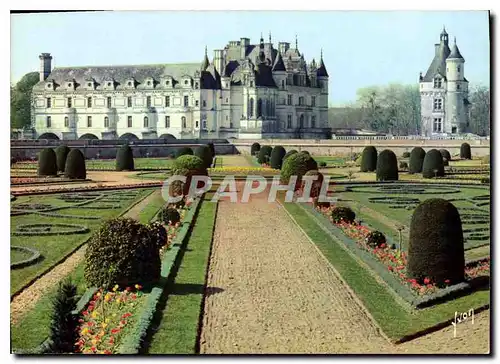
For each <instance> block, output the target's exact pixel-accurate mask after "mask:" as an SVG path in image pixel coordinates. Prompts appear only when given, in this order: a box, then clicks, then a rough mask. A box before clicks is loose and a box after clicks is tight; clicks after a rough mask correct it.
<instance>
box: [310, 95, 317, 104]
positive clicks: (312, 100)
mask: <svg viewBox="0 0 500 364" xmlns="http://www.w3.org/2000/svg"><path fill="white" fill-rule="evenodd" d="M311 106H313V107H314V106H316V96H311Z"/></svg>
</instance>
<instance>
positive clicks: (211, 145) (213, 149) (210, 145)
mask: <svg viewBox="0 0 500 364" xmlns="http://www.w3.org/2000/svg"><path fill="white" fill-rule="evenodd" d="M207 147H208V148H209V149H210V152H212V158H214V157H215V145H214V143H212V142H210V143H207Z"/></svg>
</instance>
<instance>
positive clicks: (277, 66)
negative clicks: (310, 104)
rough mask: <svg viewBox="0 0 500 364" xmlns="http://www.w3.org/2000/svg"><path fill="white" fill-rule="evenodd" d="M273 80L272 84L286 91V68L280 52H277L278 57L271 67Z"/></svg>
mask: <svg viewBox="0 0 500 364" xmlns="http://www.w3.org/2000/svg"><path fill="white" fill-rule="evenodd" d="M273 78H274V82H275V83H276V85H277V86H278V87H279V88H280V89H281V90H285V89H286V67H285V63H284V62H283V57H281V53H280V52H278V56H277V57H276V61H275V62H274V65H273Z"/></svg>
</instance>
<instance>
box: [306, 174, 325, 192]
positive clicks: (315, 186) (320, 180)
mask: <svg viewBox="0 0 500 364" xmlns="http://www.w3.org/2000/svg"><path fill="white" fill-rule="evenodd" d="M304 176H318V177H317V178H316V180H315V181H313V182H312V186H311V193H310V195H309V197H312V198H316V197H319V194H320V192H321V185H322V184H323V180H324V177H323V174H322V173H321V172H319V171H318V170H310V171H307V172H306V174H305V175H304ZM302 188H304V183H302Z"/></svg>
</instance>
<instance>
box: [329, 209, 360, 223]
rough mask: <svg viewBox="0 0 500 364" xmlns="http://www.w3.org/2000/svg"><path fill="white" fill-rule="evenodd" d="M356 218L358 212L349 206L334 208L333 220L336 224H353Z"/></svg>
mask: <svg viewBox="0 0 500 364" xmlns="http://www.w3.org/2000/svg"><path fill="white" fill-rule="evenodd" d="M355 218H356V214H355V213H354V211H352V210H351V208H349V207H345V206H337V207H334V208H333V210H332V220H333V222H334V223H336V224H339V223H341V222H346V223H348V224H351V223H353V222H354V219H355Z"/></svg>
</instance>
